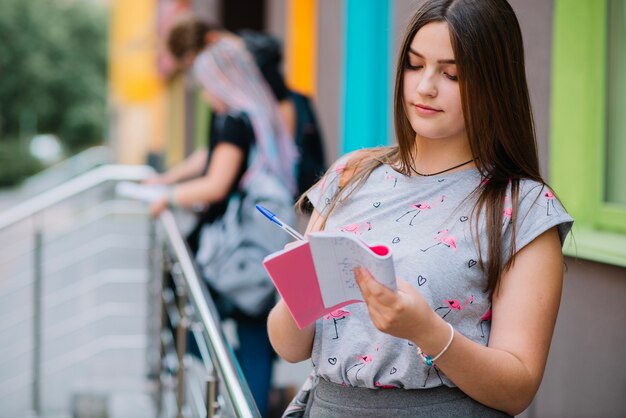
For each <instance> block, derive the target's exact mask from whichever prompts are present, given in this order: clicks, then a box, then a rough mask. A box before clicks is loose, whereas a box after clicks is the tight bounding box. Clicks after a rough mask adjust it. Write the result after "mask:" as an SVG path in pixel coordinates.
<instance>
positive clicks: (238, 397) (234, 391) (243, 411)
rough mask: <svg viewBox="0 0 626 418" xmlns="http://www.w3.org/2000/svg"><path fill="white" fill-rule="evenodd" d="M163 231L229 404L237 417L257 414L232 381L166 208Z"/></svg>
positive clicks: (211, 318) (223, 345)
mask: <svg viewBox="0 0 626 418" xmlns="http://www.w3.org/2000/svg"><path fill="white" fill-rule="evenodd" d="M159 220H160V221H161V223H162V225H163V228H164V229H165V233H166V234H167V236H168V239H169V242H170V244H171V245H172V250H173V251H174V254H175V255H176V257H177V258H178V262H179V263H180V268H181V269H182V272H183V276H184V277H185V278H187V280H186V284H187V286H188V290H189V293H190V296H191V300H192V302H193V304H194V307H195V309H196V311H197V315H198V316H199V318H200V320H201V321H202V323H203V325H204V326H205V328H206V331H207V333H208V336H209V339H208V343H209V346H210V347H209V348H210V350H211V352H212V353H213V354H214V356H215V360H216V361H215V363H214V364H215V367H216V368H217V369H218V370H219V372H220V374H221V375H222V377H223V383H224V386H225V388H226V391H227V392H228V395H229V397H230V399H232V401H233V402H232V406H233V408H234V409H235V413H236V416H237V417H245V418H247V417H257V416H258V415H256V414H255V413H254V412H253V411H256V410H257V409H256V406H255V405H254V403H253V402H251V401H250V399H251V395H250V393H249V391H248V393H247V394H246V393H244V390H243V387H242V386H241V385H240V384H239V383H236V382H239V376H238V375H237V372H236V371H235V367H234V365H233V363H232V361H231V356H230V355H229V352H228V350H227V348H226V343H225V342H224V337H223V334H222V332H221V328H220V326H219V324H217V323H216V321H215V319H214V316H213V315H212V314H211V312H210V311H209V306H208V304H207V301H206V298H205V296H204V293H203V291H202V288H201V287H200V279H199V274H198V273H197V271H196V267H195V264H193V262H192V260H191V258H190V257H189V251H188V250H187V247H186V246H185V243H184V241H183V239H182V236H181V234H180V231H179V230H178V227H177V225H176V220H175V218H174V215H173V214H172V213H171V212H170V211H168V210H166V211H164V212H163V213H162V214H161V216H160V217H159Z"/></svg>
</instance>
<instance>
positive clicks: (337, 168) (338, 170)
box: [320, 163, 346, 191]
mask: <svg viewBox="0 0 626 418" xmlns="http://www.w3.org/2000/svg"><path fill="white" fill-rule="evenodd" d="M345 169H346V163H339V164H337V165H336V166H335V168H334V170H333V171H334V172H335V174H336V175H338V176H339V175H341V173H343V170H345ZM327 181H328V176H324V177H323V178H322V182H321V183H320V190H321V191H324V190H325V189H326V182H327Z"/></svg>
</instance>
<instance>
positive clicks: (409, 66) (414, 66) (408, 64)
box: [406, 61, 423, 70]
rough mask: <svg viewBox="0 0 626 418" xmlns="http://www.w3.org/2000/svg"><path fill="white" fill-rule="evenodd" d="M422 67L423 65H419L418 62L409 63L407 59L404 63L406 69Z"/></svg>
mask: <svg viewBox="0 0 626 418" xmlns="http://www.w3.org/2000/svg"><path fill="white" fill-rule="evenodd" d="M422 67H423V65H419V64H417V65H413V64H411V63H410V62H408V61H407V63H406V68H407V69H409V70H419V69H421V68H422Z"/></svg>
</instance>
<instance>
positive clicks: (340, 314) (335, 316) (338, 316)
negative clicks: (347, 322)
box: [324, 308, 352, 340]
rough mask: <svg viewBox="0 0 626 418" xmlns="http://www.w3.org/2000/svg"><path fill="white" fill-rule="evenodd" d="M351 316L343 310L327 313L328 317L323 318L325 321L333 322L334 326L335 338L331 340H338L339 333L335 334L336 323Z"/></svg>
mask: <svg viewBox="0 0 626 418" xmlns="http://www.w3.org/2000/svg"><path fill="white" fill-rule="evenodd" d="M351 315H352V314H351V313H350V312H348V311H344V310H343V309H341V308H340V309H337V310H334V311H332V312H331V313H329V314H328V315H326V316H325V317H324V319H325V320H327V321H328V320H331V319H332V320H333V324H334V325H335V336H334V337H333V340H337V339H339V333H338V332H337V321H341V320H342V319H346V318H347V317H349V316H351Z"/></svg>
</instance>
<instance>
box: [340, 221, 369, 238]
mask: <svg viewBox="0 0 626 418" xmlns="http://www.w3.org/2000/svg"><path fill="white" fill-rule="evenodd" d="M371 229H372V223H371V222H369V221H366V222H355V223H351V224H349V225H345V226H342V227H341V228H339V230H340V231H342V232H351V233H353V234H355V235H363V234H364V233H366V232H367V231H370V230H371Z"/></svg>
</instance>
